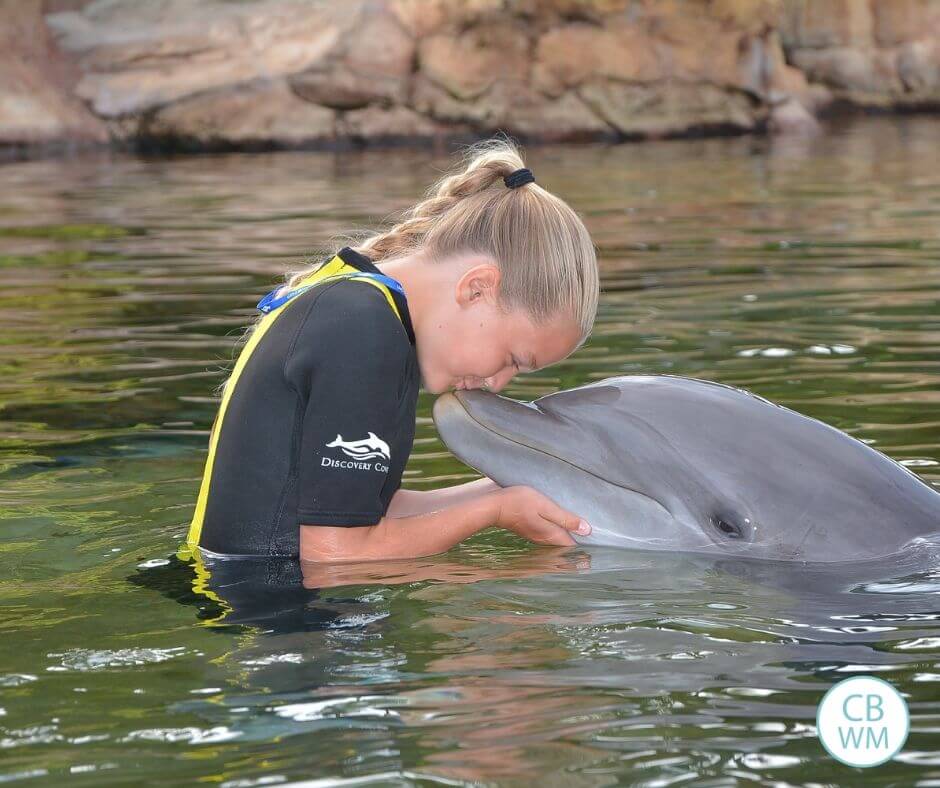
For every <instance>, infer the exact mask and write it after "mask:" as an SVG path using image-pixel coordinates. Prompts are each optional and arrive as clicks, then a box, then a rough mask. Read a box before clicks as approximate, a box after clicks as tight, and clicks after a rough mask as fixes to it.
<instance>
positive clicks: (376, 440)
mask: <svg viewBox="0 0 940 788" xmlns="http://www.w3.org/2000/svg"><path fill="white" fill-rule="evenodd" d="M335 446H338V447H339V448H340V449H342V450H343V454H345V455H346V456H347V457H353V458H355V459H357V460H371V459H373V458H375V457H381V458H382V459H384V460H389V459H391V451H390V450H389V448H388V444H387V443H386V442H385V441H383V440H382V439H381V438H380V437H379V436H378V435H376V434H375V433H374V432H370V433H369V437H367V438H363V439H362V440H358V441H344V440H343V436H342V435H337V436H336V440H334V441H333V442H332V443H327V444H326V447H327V448H328V449H332V448H333V447H335Z"/></svg>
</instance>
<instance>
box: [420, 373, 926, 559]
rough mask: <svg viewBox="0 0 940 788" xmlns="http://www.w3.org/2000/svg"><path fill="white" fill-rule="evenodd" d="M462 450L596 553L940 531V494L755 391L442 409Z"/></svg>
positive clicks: (856, 545) (590, 396) (830, 552)
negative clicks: (557, 514) (534, 498)
mask: <svg viewBox="0 0 940 788" xmlns="http://www.w3.org/2000/svg"><path fill="white" fill-rule="evenodd" d="M433 415H434V421H435V423H436V425H437V429H438V431H439V433H440V435H441V438H442V439H443V440H444V442H445V443H446V444H447V447H448V448H449V449H450V450H451V451H452V452H453V453H454V454H455V455H456V456H457V457H458V458H459V459H460V460H461V461H463V462H464V463H466V464H467V465H470V466H471V467H473V468H476V469H477V470H478V471H480V472H481V473H484V474H486V475H487V476H489V477H490V478H491V479H493V480H494V481H495V482H496V483H497V484H499V485H501V486H503V487H507V486H511V485H518V484H524V485H528V486H530V487H534V488H535V489H537V490H539V491H540V492H542V493H544V494H545V495H547V496H548V497H550V498H551V499H553V500H554V501H556V502H557V503H558V504H559V505H560V506H563V507H565V508H566V509H569V510H570V511H572V512H574V513H575V514H578V515H581V516H582V517H584V518H585V519H586V520H587V521H588V522H590V523H591V526H592V533H591V534H590V535H588V536H587V537H581V536H577V535H574V534H573V535H572V536H573V538H574V539H575V541H577V542H578V543H580V544H586V545H591V544H595V545H612V546H618V547H629V548H638V549H645V550H682V551H690V552H705V553H720V554H725V555H728V554H731V555H735V556H739V557H746V558H761V559H771V560H787V561H823V562H834V561H855V560H864V559H870V558H874V557H879V556H887V555H891V554H893V553H896V552H900V551H901V550H902V548H903V547H904V546H905V545H906V544H907V543H908V542H909V541H910V540H912V539H915V538H917V537H921V536H926V535H928V534H935V533H937V532H940V493H938V492H937V491H936V490H934V489H933V488H932V487H931V486H930V485H928V484H927V483H926V482H924V481H923V480H921V479H920V478H918V477H917V476H915V475H914V474H913V473H911V472H910V471H909V470H907V469H906V468H904V467H903V466H902V465H899V464H898V463H896V462H894V461H893V460H891V459H890V458H888V457H886V456H885V455H884V454H882V453H881V452H878V451H876V450H875V449H873V448H871V447H870V446H868V445H866V444H865V443H862V442H861V441H859V440H856V439H855V438H852V437H850V436H849V435H846V434H845V433H844V432H841V431H840V430H837V429H835V428H834V427H830V426H829V425H827V424H824V423H823V422H821V421H818V420H816V419H812V418H809V417H807V416H803V415H802V414H800V413H797V412H796V411H793V410H790V409H788V408H784V407H782V406H780V405H775V404H774V403H772V402H769V401H768V400H766V399H763V398H762V397H758V396H756V395H754V394H751V393H749V392H747V391H744V390H742V389H737V388H734V387H731V386H726V385H723V384H719V383H713V382H711V381H705V380H697V379H694V378H683V377H677V376H672V375H643V376H640V375H637V376H625V377H617V378H608V379H606V380H601V381H598V382H596V383H590V384H588V385H585V386H580V387H578V388H574V389H569V390H566V391H559V392H557V393H555V394H549V395H548V396H545V397H541V398H539V399H537V400H535V401H533V402H519V401H517V400H513V399H509V398H507V397H503V396H499V395H497V394H493V393H490V392H485V391H480V390H466V391H455V392H452V393H447V394H444V395H442V396H440V397H439V398H438V399H437V401H436V402H435V403H434V410H433Z"/></svg>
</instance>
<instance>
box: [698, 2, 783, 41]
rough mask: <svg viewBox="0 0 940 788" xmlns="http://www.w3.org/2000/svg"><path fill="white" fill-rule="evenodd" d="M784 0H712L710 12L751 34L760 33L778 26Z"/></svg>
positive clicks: (709, 6)
mask: <svg viewBox="0 0 940 788" xmlns="http://www.w3.org/2000/svg"><path fill="white" fill-rule="evenodd" d="M783 4H784V0H711V2H710V3H709V5H708V13H709V14H710V15H712V16H714V17H715V18H716V19H720V20H721V21H722V22H723V23H724V24H725V25H727V26H731V27H734V28H736V29H737V30H740V31H742V32H745V33H748V34H750V35H758V34H761V33H764V32H766V31H767V30H769V29H771V28H774V27H776V26H777V24H778V22H779V19H780V15H781V13H782V12H783Z"/></svg>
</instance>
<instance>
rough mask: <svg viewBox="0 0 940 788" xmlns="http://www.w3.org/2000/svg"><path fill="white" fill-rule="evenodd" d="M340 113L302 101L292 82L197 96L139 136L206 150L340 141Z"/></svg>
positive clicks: (159, 116)
mask: <svg viewBox="0 0 940 788" xmlns="http://www.w3.org/2000/svg"><path fill="white" fill-rule="evenodd" d="M335 118H336V113H335V112H334V111H333V110H331V109H326V108H324V107H318V106H315V105H314V104H310V103H308V102H306V101H304V100H303V99H301V98H298V97H297V96H296V95H295V94H294V93H293V91H291V89H290V88H289V87H288V85H287V82H286V80H284V79H276V80H270V81H259V82H256V83H252V84H248V85H241V86H238V87H233V88H225V89H223V90H220V91H216V92H214V93H209V94H204V95H200V96H193V97H191V98H188V99H184V100H182V101H178V102H175V103H174V104H170V105H169V106H167V107H165V108H163V109H161V110H159V111H158V112H156V113H155V114H154V115H153V117H152V118H149V119H147V120H146V121H145V122H144V123H143V124H142V125H141V126H140V127H138V128H137V129H133V133H136V134H140V135H142V136H144V137H155V138H172V139H178V140H184V141H187V142H196V143H200V144H203V145H208V146H212V145H216V144H220V143H222V144H235V145H251V144H280V145H302V144H305V143H313V142H326V141H330V140H333V139H334V138H335V128H334V126H335Z"/></svg>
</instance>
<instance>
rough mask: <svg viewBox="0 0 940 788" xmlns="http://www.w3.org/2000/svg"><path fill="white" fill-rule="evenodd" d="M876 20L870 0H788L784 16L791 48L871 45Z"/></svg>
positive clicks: (782, 19)
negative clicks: (874, 20)
mask: <svg viewBox="0 0 940 788" xmlns="http://www.w3.org/2000/svg"><path fill="white" fill-rule="evenodd" d="M884 1H885V0H876V3H875V4H877V3H878V2H884ZM893 1H894V0H887V2H893ZM873 24H874V23H873V19H872V13H871V4H870V3H869V0H785V2H784V6H783V9H782V13H781V20H780V25H781V32H782V34H783V38H784V43H785V45H786V46H787V48H788V49H789V48H790V47H793V48H801V49H802V48H805V49H819V48H823V47H840V46H849V45H853V46H867V45H869V44H870V43H871V41H872V35H873Z"/></svg>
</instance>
